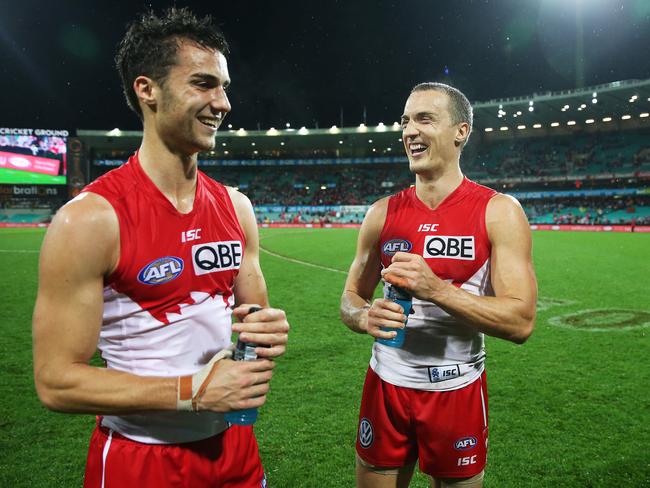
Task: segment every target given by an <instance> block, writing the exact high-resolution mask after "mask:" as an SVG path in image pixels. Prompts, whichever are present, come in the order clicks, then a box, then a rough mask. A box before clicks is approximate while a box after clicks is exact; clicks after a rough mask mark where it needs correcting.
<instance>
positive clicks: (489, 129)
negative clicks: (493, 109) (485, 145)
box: [485, 127, 494, 132]
mask: <svg viewBox="0 0 650 488" xmlns="http://www.w3.org/2000/svg"><path fill="white" fill-rule="evenodd" d="M493 130H494V129H492V127H486V128H485V132H492V131H493Z"/></svg>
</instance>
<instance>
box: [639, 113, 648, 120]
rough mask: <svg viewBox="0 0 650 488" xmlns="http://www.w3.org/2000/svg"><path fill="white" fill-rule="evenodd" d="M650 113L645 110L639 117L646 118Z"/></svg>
mask: <svg viewBox="0 0 650 488" xmlns="http://www.w3.org/2000/svg"><path fill="white" fill-rule="evenodd" d="M648 115H650V114H648V112H643V113H642V114H639V117H641V118H642V119H645V118H646V117H647V116H648Z"/></svg>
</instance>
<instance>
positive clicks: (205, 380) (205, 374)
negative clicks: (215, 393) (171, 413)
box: [176, 349, 232, 412]
mask: <svg viewBox="0 0 650 488" xmlns="http://www.w3.org/2000/svg"><path fill="white" fill-rule="evenodd" d="M231 356H232V351H231V350H230V349H224V350H222V351H220V352H218V353H217V354H215V355H214V357H213V358H212V359H210V362H209V363H208V364H206V365H205V366H204V367H203V369H201V371H199V372H198V373H194V374H193V375H188V376H179V377H178V386H177V387H176V409H177V410H190V411H191V410H193V411H195V412H196V411H197V410H198V402H199V400H200V399H201V397H202V396H203V394H204V393H205V390H206V389H207V387H208V385H209V384H210V381H211V380H212V376H213V375H214V369H215V367H216V365H217V361H220V360H221V359H224V358H230V357H231Z"/></svg>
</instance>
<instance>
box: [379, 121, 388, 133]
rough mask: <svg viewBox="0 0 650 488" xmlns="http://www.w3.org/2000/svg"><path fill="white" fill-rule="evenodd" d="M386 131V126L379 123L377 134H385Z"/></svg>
mask: <svg viewBox="0 0 650 488" xmlns="http://www.w3.org/2000/svg"><path fill="white" fill-rule="evenodd" d="M385 131H386V126H385V125H384V123H383V122H379V124H377V132H385Z"/></svg>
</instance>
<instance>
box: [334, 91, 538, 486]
mask: <svg viewBox="0 0 650 488" xmlns="http://www.w3.org/2000/svg"><path fill="white" fill-rule="evenodd" d="M471 127H472V110H471V105H470V104H469V102H468V101H467V98H466V97H465V96H464V95H463V94H462V93H461V92H460V91H459V90H457V89H456V88H453V87H450V86H448V85H443V84H439V83H423V84H420V85H418V86H416V87H415V88H414V89H413V91H412V92H411V94H410V96H409V97H408V100H407V101H406V105H405V107H404V114H403V115H402V140H403V143H404V148H405V150H406V154H407V156H408V160H409V167H410V170H411V172H413V173H415V186H413V187H411V188H409V189H407V190H404V191H402V192H400V193H398V194H396V195H393V196H391V197H387V198H384V199H381V200H379V201H378V202H376V203H375V204H374V205H372V206H371V208H370V210H369V211H368V213H367V215H366V217H365V219H364V222H363V224H362V226H361V230H360V233H359V241H358V244H357V253H356V257H355V259H354V261H353V263H352V266H351V267H350V272H349V275H348V278H347V281H346V284H345V290H344V292H343V296H342V299H341V318H342V319H343V321H344V323H345V324H346V325H347V326H348V327H349V328H350V329H352V330H353V331H355V332H359V333H366V334H369V335H371V336H373V337H375V338H376V339H378V340H379V342H375V344H374V346H373V352H372V358H371V360H370V367H369V368H368V372H367V375H366V382H365V385H364V391H363V396H362V400H361V412H360V415H359V431H358V438H357V486H358V487H360V488H395V487H407V486H408V485H409V482H410V480H411V477H412V474H413V469H414V466H415V462H416V461H418V462H419V466H420V470H421V471H423V472H424V473H427V474H428V475H430V476H431V478H432V486H433V487H436V488H442V487H451V486H453V487H456V488H460V487H463V488H479V487H481V486H482V484H483V470H484V466H485V461H486V453H487V433H488V424H487V418H488V414H487V386H486V383H485V367H484V363H485V349H484V336H483V335H484V334H488V335H491V336H494V337H499V338H502V339H506V340H509V341H512V342H515V343H518V344H520V343H523V342H524V341H525V340H526V339H527V338H528V337H529V336H530V334H531V333H532V330H533V327H534V322H535V305H536V300H537V285H536V280H535V273H534V270H533V265H532V258H531V252H532V251H531V235H530V229H529V226H528V222H527V220H526V216H525V214H524V212H523V210H522V208H521V206H520V205H519V203H518V202H517V201H516V200H515V199H514V198H511V197H509V196H506V195H503V194H500V193H497V192H495V191H494V190H491V189H489V188H486V187H484V186H481V185H478V184H476V183H474V182H472V181H470V180H469V179H467V178H466V177H465V176H463V173H462V172H461V169H460V154H461V151H462V148H463V146H464V145H465V143H466V142H467V139H468V137H469V135H470V131H471ZM380 279H383V280H384V282H385V296H388V297H390V295H389V294H388V293H386V291H388V290H389V289H390V287H398V289H401V293H404V292H405V293H406V295H403V294H402V295H400V297H399V298H401V299H404V301H403V302H402V303H404V304H405V306H406V307H407V308H409V305H408V298H409V296H410V297H412V309H413V310H412V313H411V314H410V315H408V320H407V315H406V314H408V311H406V310H405V309H404V308H403V307H402V306H401V305H399V304H398V303H396V302H395V301H393V300H390V299H387V298H382V299H376V300H374V301H373V300H372V298H373V294H374V291H375V287H376V286H377V284H378V283H379V281H380ZM405 322H407V325H406V330H405V332H406V334H405V339H404V342H403V345H402V346H401V347H399V346H398V347H391V346H390V345H386V344H383V343H382V342H381V341H385V340H390V339H392V338H394V337H395V336H396V335H397V333H396V330H399V329H402V328H404V327H405ZM393 346H394V344H393Z"/></svg>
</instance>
